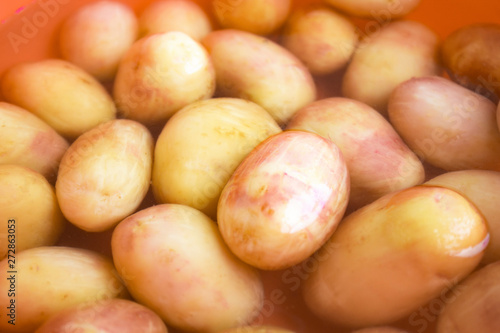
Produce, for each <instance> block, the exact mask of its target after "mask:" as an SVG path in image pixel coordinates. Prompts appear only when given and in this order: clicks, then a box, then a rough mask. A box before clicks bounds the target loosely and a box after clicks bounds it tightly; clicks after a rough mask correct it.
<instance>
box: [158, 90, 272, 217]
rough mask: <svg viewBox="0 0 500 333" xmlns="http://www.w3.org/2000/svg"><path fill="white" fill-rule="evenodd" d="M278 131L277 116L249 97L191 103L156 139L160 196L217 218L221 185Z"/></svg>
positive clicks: (170, 121) (175, 116) (163, 199)
mask: <svg viewBox="0 0 500 333" xmlns="http://www.w3.org/2000/svg"><path fill="white" fill-rule="evenodd" d="M279 132H281V129H280V127H279V126H278V124H276V122H275V121H274V120H273V118H272V117H271V116H270V115H269V114H268V113H267V112H266V111H265V110H264V109H262V108H261V107H260V106H258V105H257V104H254V103H252V102H249V101H245V100H241V99H236V98H216V99H210V100H207V101H202V102H197V103H193V104H191V105H189V106H187V107H186V108H184V109H183V110H181V111H179V112H178V113H177V114H175V115H174V116H173V117H172V118H171V119H170V120H169V121H168V123H167V124H166V126H165V127H164V128H163V131H162V132H161V134H160V136H159V138H158V141H157V143H156V147H155V160H154V166H153V191H154V194H155V198H156V200H157V201H158V202H160V203H167V202H170V203H177V204H183V205H187V206H191V207H194V208H196V209H199V210H201V211H202V212H204V213H205V214H207V215H208V216H210V217H211V218H212V219H215V218H216V217H217V202H218V201H219V197H220V193H221V192H222V188H223V187H224V185H226V183H227V181H228V180H229V177H231V175H232V174H233V172H234V170H235V169H236V167H237V166H238V164H240V162H241V161H242V160H243V158H245V156H247V155H248V154H249V153H250V151H252V149H253V148H255V147H256V146H257V145H258V144H259V143H260V142H262V141H264V140H265V139H267V138H268V137H269V136H271V135H273V134H276V133H279Z"/></svg>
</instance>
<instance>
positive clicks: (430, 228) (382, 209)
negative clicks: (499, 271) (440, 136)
mask: <svg viewBox="0 0 500 333" xmlns="http://www.w3.org/2000/svg"><path fill="white" fill-rule="evenodd" d="M488 239H489V237H488V230H487V227H486V223H485V221H484V219H483V217H482V216H481V214H480V213H479V211H478V210H477V209H476V208H475V206H473V205H472V204H471V203H470V202H469V201H468V200H467V199H465V198H464V197H463V196H461V195H459V194H458V193H457V192H454V191H452V190H450V189H447V188H443V187H432V186H416V187H412V188H410V189H406V190H402V191H399V192H396V193H393V194H388V195H386V196H384V197H382V198H380V199H378V200H377V201H375V202H373V203H372V204H370V205H368V206H365V207H363V208H361V209H360V210H358V211H356V212H354V213H353V214H351V215H349V216H348V217H347V218H346V219H344V220H343V221H342V223H341V224H340V226H339V228H338V229H337V231H336V232H335V233H334V234H333V236H332V238H331V239H330V240H329V241H328V243H327V244H326V245H325V246H324V247H323V248H322V249H321V251H320V253H319V254H318V255H317V256H318V258H321V260H318V265H317V269H316V270H314V271H313V272H312V273H311V274H310V275H309V278H308V279H307V280H306V281H305V284H304V288H303V290H302V291H303V296H304V298H305V301H306V303H307V305H308V306H309V308H310V309H311V311H313V312H314V313H316V314H317V315H318V316H320V317H322V318H325V319H326V320H329V321H332V322H334V323H337V324H341V325H344V326H350V327H354V328H356V327H367V326H376V325H386V324H389V323H392V322H394V321H396V320H398V319H400V318H402V317H404V316H407V315H409V314H410V313H411V312H412V311H415V310H417V309H418V308H419V307H420V306H423V305H425V304H426V303H427V302H428V301H430V300H432V299H433V298H434V297H437V296H439V295H440V293H441V292H443V290H447V289H449V287H450V286H452V285H454V284H456V283H457V282H459V281H460V280H461V279H463V278H464V277H465V276H467V275H468V274H470V273H471V272H472V271H473V270H474V268H475V267H476V266H477V265H478V264H479V262H480V260H481V258H482V255H483V250H484V248H485V247H486V246H487V244H488Z"/></svg>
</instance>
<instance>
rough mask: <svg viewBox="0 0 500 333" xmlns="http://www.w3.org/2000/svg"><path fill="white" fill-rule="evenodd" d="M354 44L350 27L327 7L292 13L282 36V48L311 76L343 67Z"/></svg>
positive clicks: (346, 18)
mask: <svg viewBox="0 0 500 333" xmlns="http://www.w3.org/2000/svg"><path fill="white" fill-rule="evenodd" d="M357 43H358V34H357V33H356V26H355V25H354V23H352V22H351V20H350V19H349V18H348V17H347V16H345V15H343V14H340V13H337V12H336V11H334V10H332V9H330V8H328V7H327V6H309V7H307V8H305V9H302V10H297V11H295V12H294V13H293V14H292V16H291V17H290V19H289V20H288V22H287V24H286V25H285V29H284V32H283V46H285V47H286V48H287V49H288V50H289V51H291V52H292V53H293V54H295V56H297V58H299V59H300V60H301V61H302V62H303V63H304V64H305V65H306V66H307V68H308V69H309V71H310V72H311V73H312V74H315V75H325V74H329V73H332V72H334V71H336V70H338V69H340V68H342V67H344V66H345V65H346V64H347V62H348V61H349V60H350V59H351V56H352V54H353V53H354V50H355V48H356V45H357Z"/></svg>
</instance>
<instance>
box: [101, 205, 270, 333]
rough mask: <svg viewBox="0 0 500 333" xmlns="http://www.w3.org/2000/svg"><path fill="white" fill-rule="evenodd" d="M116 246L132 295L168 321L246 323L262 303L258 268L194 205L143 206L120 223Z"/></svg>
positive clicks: (187, 325) (209, 328)
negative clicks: (238, 255) (231, 247)
mask: <svg viewBox="0 0 500 333" xmlns="http://www.w3.org/2000/svg"><path fill="white" fill-rule="evenodd" d="M111 246H112V252H113V259H114V263H115V265H116V268H117V270H118V272H119V273H120V275H121V277H122V278H123V280H124V282H125V285H126V286H127V288H128V290H129V291H130V293H131V295H132V296H133V297H134V299H135V300H137V301H138V302H140V303H142V304H144V305H146V306H147V307H149V308H150V309H152V310H153V311H155V312H156V313H157V314H159V315H160V317H162V318H163V320H165V322H166V323H167V324H168V325H172V326H174V327H177V328H179V329H181V330H185V331H189V332H218V331H220V330H224V329H228V328H232V327H238V326H241V325H244V324H246V323H247V322H249V321H250V320H251V319H252V318H253V317H254V316H256V315H257V314H258V311H259V310H260V308H261V306H262V302H263V287H262V283H261V280H260V277H259V274H258V272H257V271H256V270H254V269H253V268H251V267H250V266H247V265H246V264H244V263H242V262H241V261H239V260H238V259H237V258H236V257H235V256H234V255H233V254H232V253H231V252H230V251H229V249H228V248H227V247H226V245H225V244H224V241H223V240H222V238H221V236H220V234H219V231H218V230H217V225H216V224H215V223H214V222H213V221H212V220H210V219H209V218H208V217H207V216H206V215H204V214H203V213H201V212H199V211H198V210H196V209H194V208H191V207H188V206H183V205H176V204H165V205H157V206H153V207H150V208H147V209H145V210H142V211H140V212H138V213H136V214H134V215H132V216H130V217H128V218H126V219H125V220H123V221H122V222H121V223H120V224H119V225H118V226H117V227H116V229H115V230H114V232H113V236H112V240H111Z"/></svg>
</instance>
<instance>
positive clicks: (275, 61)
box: [202, 30, 316, 125]
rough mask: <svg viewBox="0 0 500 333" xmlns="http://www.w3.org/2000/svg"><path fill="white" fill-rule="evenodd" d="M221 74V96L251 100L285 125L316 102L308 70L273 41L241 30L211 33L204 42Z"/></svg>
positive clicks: (218, 77) (218, 91)
mask: <svg viewBox="0 0 500 333" xmlns="http://www.w3.org/2000/svg"><path fill="white" fill-rule="evenodd" d="M202 43H203V45H204V46H205V47H206V48H207V49H208V51H209V53H210V55H211V57H212V61H213V63H214V67H215V71H216V73H217V93H216V94H217V95H219V96H226V97H238V98H243V99H247V100H250V101H252V102H255V103H257V104H259V105H260V106H262V107H263V108H264V109H266V110H267V111H268V112H269V113H270V114H271V116H273V118H274V119H275V120H276V121H277V122H278V123H279V124H280V125H283V124H285V123H286V122H287V121H288V119H289V118H290V117H291V116H292V115H293V114H294V113H295V111H297V110H298V109H300V108H302V107H304V106H305V105H307V104H309V103H310V102H312V101H314V100H315V99H316V87H315V84H314V81H313V79H312V76H311V74H310V73H309V71H308V70H307V68H306V67H305V66H304V65H303V64H302V63H301V62H300V61H299V60H298V59H297V58H296V57H295V56H294V55H292V54H291V53H290V52H289V51H287V50H286V49H285V48H283V47H281V46H279V45H278V44H275V43H274V42H272V41H271V40H269V39H266V38H264V37H259V36H256V35H253V34H250V33H247V32H243V31H237V30H218V31H214V32H211V33H210V34H208V36H207V37H205V38H204V39H203V41H202Z"/></svg>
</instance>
